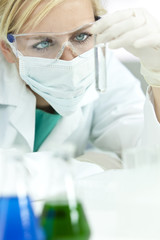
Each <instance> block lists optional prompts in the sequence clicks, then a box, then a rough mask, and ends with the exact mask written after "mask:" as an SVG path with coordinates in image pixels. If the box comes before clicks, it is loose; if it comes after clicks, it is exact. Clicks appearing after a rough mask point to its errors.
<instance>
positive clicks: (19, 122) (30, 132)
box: [10, 86, 36, 151]
mask: <svg viewBox="0 0 160 240" xmlns="http://www.w3.org/2000/svg"><path fill="white" fill-rule="evenodd" d="M19 100H20V102H19V104H18V105H17V107H16V109H15V111H14V112H13V114H12V115H11V118H10V122H11V124H12V125H13V126H14V127H15V128H16V129H17V131H18V132H19V133H20V134H21V135H22V136H23V137H24V139H25V140H26V141H27V143H28V145H29V151H33V146H34V133H35V108H36V98H35V96H34V94H33V93H32V92H31V91H30V90H29V89H27V87H26V86H24V87H23V89H22V93H21V97H20V99H19Z"/></svg>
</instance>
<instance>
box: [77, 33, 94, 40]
mask: <svg viewBox="0 0 160 240" xmlns="http://www.w3.org/2000/svg"><path fill="white" fill-rule="evenodd" d="M90 36H91V34H88V33H80V34H78V35H77V36H75V39H76V41H78V42H84V41H86V40H87V39H88V38H89V37H90Z"/></svg>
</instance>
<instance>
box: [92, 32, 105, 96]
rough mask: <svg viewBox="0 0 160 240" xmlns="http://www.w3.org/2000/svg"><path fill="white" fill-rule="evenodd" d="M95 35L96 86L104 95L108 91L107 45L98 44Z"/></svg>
mask: <svg viewBox="0 0 160 240" xmlns="http://www.w3.org/2000/svg"><path fill="white" fill-rule="evenodd" d="M96 37H97V35H95V47H94V59H95V86H96V90H97V91H98V92H101V93H104V92H105V91H106V89H107V54H106V49H107V47H106V43H100V44H96Z"/></svg>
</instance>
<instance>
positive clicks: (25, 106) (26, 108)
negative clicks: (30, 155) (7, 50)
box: [0, 53, 36, 151]
mask: <svg viewBox="0 0 160 240" xmlns="http://www.w3.org/2000/svg"><path fill="white" fill-rule="evenodd" d="M0 62H1V65H0V80H1V84H0V86H1V87H0V104H2V105H8V106H13V107H15V110H13V112H12V114H11V116H10V119H9V121H10V123H11V125H12V126H13V127H14V128H15V129H16V130H17V131H18V132H19V133H20V134H21V135H22V136H23V137H24V138H25V139H26V141H27V143H28V145H29V148H30V150H31V151H32V149H33V144H34V128H35V107H36V99H35V96H34V94H33V93H32V92H31V91H30V90H29V89H28V88H27V87H26V84H25V83H24V81H23V80H22V79H21V78H20V76H19V74H18V71H17V68H16V65H15V64H10V63H7V61H6V60H5V59H4V57H3V56H2V53H0Z"/></svg>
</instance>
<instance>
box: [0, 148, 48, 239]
mask: <svg viewBox="0 0 160 240" xmlns="http://www.w3.org/2000/svg"><path fill="white" fill-rule="evenodd" d="M11 239H16V240H44V239H45V237H44V233H43V231H42V229H41V227H40V225H39V223H38V219H37V218H36V216H35V215H34V211H33V209H32V205H31V200H30V197H29V195H28V194H27V182H26V172H25V168H24V166H23V157H22V154H21V153H20V152H18V151H17V150H2V149H1V150H0V240H11Z"/></svg>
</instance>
